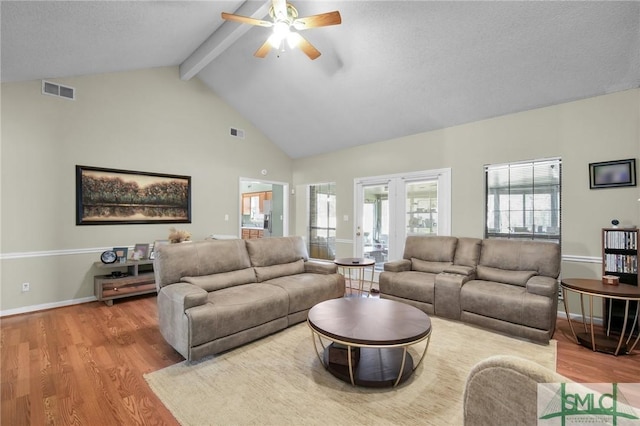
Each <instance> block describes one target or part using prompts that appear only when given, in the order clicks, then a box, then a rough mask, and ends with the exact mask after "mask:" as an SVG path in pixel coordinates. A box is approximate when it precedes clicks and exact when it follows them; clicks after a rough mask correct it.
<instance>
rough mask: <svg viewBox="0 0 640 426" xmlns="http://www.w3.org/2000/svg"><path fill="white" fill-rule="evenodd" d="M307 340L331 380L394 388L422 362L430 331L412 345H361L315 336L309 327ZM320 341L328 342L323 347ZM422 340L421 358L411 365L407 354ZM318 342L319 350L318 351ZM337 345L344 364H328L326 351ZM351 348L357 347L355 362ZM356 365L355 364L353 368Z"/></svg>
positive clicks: (312, 329) (427, 346)
mask: <svg viewBox="0 0 640 426" xmlns="http://www.w3.org/2000/svg"><path fill="white" fill-rule="evenodd" d="M309 328H310V330H311V339H312V340H313V347H314V349H315V351H316V355H317V356H318V360H320V363H321V364H322V366H323V367H324V368H325V369H326V370H327V371H329V372H330V373H331V374H333V375H334V376H335V377H337V378H339V379H341V380H343V381H345V382H347V383H351V385H353V386H366V387H388V386H392V387H396V386H398V385H399V384H400V383H402V382H404V381H405V380H406V379H408V378H409V377H410V376H411V373H413V372H414V371H415V370H416V368H418V367H419V366H420V364H421V363H422V360H423V359H424V357H425V355H426V353H427V349H428V348H429V342H430V340H431V331H429V334H427V335H426V336H423V337H422V338H420V339H417V340H415V341H412V342H408V343H403V344H398V345H365V344H355V343H350V342H345V341H340V340H337V339H335V338H333V337H329V336H326V335H323V334H321V333H319V332H318V331H317V330H315V329H314V328H313V327H311V326H309ZM322 339H325V340H326V341H330V342H332V343H331V344H329V345H325V343H324V342H323V340H322ZM423 341H426V344H425V347H424V350H423V351H422V355H421V356H420V359H419V360H418V363H417V364H415V365H414V364H413V358H412V357H411V354H410V353H409V352H408V349H409V347H410V346H413V345H416V344H418V343H420V342H423ZM318 343H319V345H320V347H321V348H322V349H319V347H318ZM334 343H337V344H340V345H343V346H344V347H346V348H347V365H342V364H337V363H331V362H329V350H330V347H331V345H332V344H334ZM354 348H360V350H359V359H358V360H357V361H356V359H355V353H356V351H355V350H354ZM356 364H357V365H356Z"/></svg>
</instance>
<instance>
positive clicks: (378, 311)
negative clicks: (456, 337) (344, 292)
mask: <svg viewBox="0 0 640 426" xmlns="http://www.w3.org/2000/svg"><path fill="white" fill-rule="evenodd" d="M307 324H308V326H309V328H310V329H311V338H312V340H313V346H314V348H315V350H316V354H317V355H318V359H319V360H320V362H321V363H322V365H323V366H324V367H325V368H326V369H327V370H328V371H329V372H330V373H331V374H333V375H334V376H336V377H337V378H339V379H340V380H343V381H345V382H347V383H351V384H352V385H353V386H356V385H359V386H369V387H386V386H394V387H395V386H397V385H398V384H399V383H402V382H403V381H405V380H406V379H407V378H408V377H409V376H411V374H412V373H413V371H415V369H416V368H418V366H419V365H420V363H421V362H422V360H423V359H424V356H425V354H426V353H427V348H428V347H429V340H430V338H431V320H430V319H429V316H428V315H427V314H425V313H424V312H422V311H421V310H420V309H418V308H415V307H413V306H411V305H407V304H405V303H400V302H396V301H393V300H388V299H376V298H361V297H357V298H355V297H349V298H344V297H343V298H340V299H332V300H327V301H325V302H322V303H319V304H317V305H315V306H314V307H313V308H311V310H310V311H309V315H308V318H307ZM323 338H324V339H325V340H328V341H331V342H332V343H331V344H330V345H328V346H325V344H324V342H323V340H322V339H323ZM316 340H317V341H318V342H320V345H321V346H322V348H323V351H322V354H321V353H320V352H319V351H318V345H317V343H316ZM424 340H426V345H425V348H424V351H423V352H422V356H421V357H420V359H419V361H418V363H417V364H415V366H414V364H413V358H412V357H411V354H409V353H407V350H408V348H409V347H410V346H412V345H415V344H417V343H420V342H422V341H424ZM336 345H340V346H339V347H336ZM340 350H342V353H343V356H342V357H341V359H336V356H335V353H336V352H337V353H338V354H339V353H340V352H339V351H340Z"/></svg>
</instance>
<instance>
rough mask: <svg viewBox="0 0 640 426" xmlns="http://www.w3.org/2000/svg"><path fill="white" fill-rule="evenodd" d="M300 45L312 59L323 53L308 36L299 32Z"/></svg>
mask: <svg viewBox="0 0 640 426" xmlns="http://www.w3.org/2000/svg"><path fill="white" fill-rule="evenodd" d="M296 38H298V47H299V48H300V50H302V51H303V52H304V53H305V55H307V56H308V57H309V59H311V60H312V61H313V60H314V59H316V58H317V57H318V56H320V55H321V53H320V51H319V50H318V49H316V48H315V47H314V46H313V44H311V43H309V42H308V41H307V39H306V38H304V37H302V36H301V35H300V34H298V37H296Z"/></svg>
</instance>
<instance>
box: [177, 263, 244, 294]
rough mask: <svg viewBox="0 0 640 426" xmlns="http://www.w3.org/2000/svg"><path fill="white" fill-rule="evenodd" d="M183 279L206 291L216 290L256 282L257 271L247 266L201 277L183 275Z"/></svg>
mask: <svg viewBox="0 0 640 426" xmlns="http://www.w3.org/2000/svg"><path fill="white" fill-rule="evenodd" d="M181 281H182V282H185V283H189V284H193V285H196V286H198V287H200V288H202V289H204V290H206V291H216V290H220V289H223V288H227V287H232V286H234V285H241V284H250V283H255V282H256V273H255V271H254V270H253V268H246V269H241V270H239V271H231V272H221V273H219V274H211V275H203V276H199V277H182V280H181Z"/></svg>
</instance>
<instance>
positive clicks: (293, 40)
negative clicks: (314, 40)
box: [287, 31, 302, 49]
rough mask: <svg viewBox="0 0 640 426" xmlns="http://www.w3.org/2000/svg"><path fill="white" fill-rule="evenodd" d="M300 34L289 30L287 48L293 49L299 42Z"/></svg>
mask: <svg viewBox="0 0 640 426" xmlns="http://www.w3.org/2000/svg"><path fill="white" fill-rule="evenodd" d="M301 39H302V36H301V35H300V34H298V33H296V32H294V31H292V32H290V33H289V34H288V35H287V44H288V45H289V49H295V48H296V47H298V45H299V44H300V40H301Z"/></svg>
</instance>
